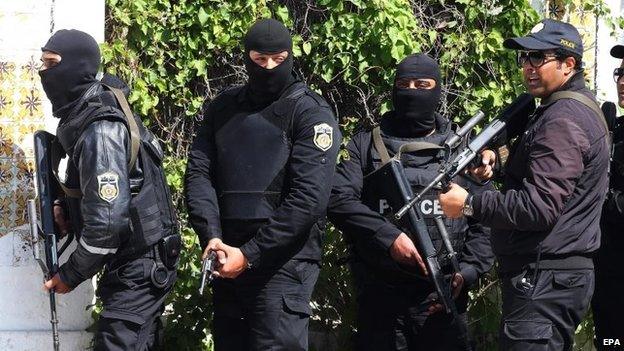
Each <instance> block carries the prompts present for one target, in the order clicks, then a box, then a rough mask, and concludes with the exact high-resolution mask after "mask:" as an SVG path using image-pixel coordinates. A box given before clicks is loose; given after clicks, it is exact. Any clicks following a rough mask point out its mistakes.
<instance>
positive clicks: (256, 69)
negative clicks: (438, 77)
mask: <svg viewBox="0 0 624 351" xmlns="http://www.w3.org/2000/svg"><path fill="white" fill-rule="evenodd" d="M244 43H245V52H244V60H245V67H246V69H247V73H248V74H249V81H248V82H247V84H245V85H244V86H241V87H234V88H231V89H229V90H226V91H225V92H223V93H221V94H220V95H219V96H218V97H217V98H215V99H214V100H213V101H211V102H210V103H209V104H207V106H206V107H205V108H204V110H203V123H202V126H201V128H200V129H199V132H198V133H197V136H196V138H195V141H194V143H193V146H192V148H191V151H190V154H189V163H188V166H187V171H186V187H185V189H186V201H187V206H188V209H189V215H190V217H189V219H190V222H191V224H192V226H193V228H194V229H195V231H196V232H197V235H198V236H199V239H200V242H201V245H202V247H203V248H205V252H204V256H206V255H207V253H208V252H209V251H216V252H217V254H218V255H219V259H220V264H221V266H220V268H219V270H218V272H217V274H218V275H219V276H221V277H223V278H230V279H217V280H215V281H214V283H213V302H214V324H213V330H212V331H213V336H214V340H215V347H216V350H268V349H271V350H306V349H307V347H308V337H307V335H308V330H307V329H308V318H309V316H310V313H311V311H310V306H309V302H310V296H311V294H312V290H313V288H314V284H315V283H316V280H317V277H318V274H319V261H320V259H321V238H322V235H323V232H324V231H325V221H324V217H325V212H326V207H327V201H328V199H329V193H330V191H331V182H330V179H332V177H333V174H334V168H335V164H336V156H337V152H338V147H339V145H340V139H341V138H340V132H339V130H338V125H337V122H336V121H335V118H334V116H333V114H332V111H331V109H330V107H329V106H328V104H327V103H326V102H325V100H323V98H322V97H320V96H319V95H317V94H316V93H314V92H312V91H311V90H310V89H309V88H308V87H307V86H306V84H305V83H303V82H302V81H301V80H299V79H298V78H297V76H296V75H295V74H294V72H293V57H292V39H291V36H290V33H289V32H288V30H287V29H286V27H284V25H283V24H282V23H280V22H278V21H276V20H273V19H263V20H260V21H258V22H256V23H255V24H254V25H253V26H252V27H251V28H250V29H249V31H248V32H247V34H246V36H245V39H244Z"/></svg>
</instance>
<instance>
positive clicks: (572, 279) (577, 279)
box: [553, 272, 587, 288]
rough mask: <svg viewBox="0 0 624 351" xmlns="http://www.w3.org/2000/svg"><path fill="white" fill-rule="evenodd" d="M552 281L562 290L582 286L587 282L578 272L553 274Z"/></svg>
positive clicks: (583, 275) (584, 276)
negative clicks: (562, 288)
mask: <svg viewBox="0 0 624 351" xmlns="http://www.w3.org/2000/svg"><path fill="white" fill-rule="evenodd" d="M553 280H554V282H555V284H556V285H559V286H562V287H564V288H573V287H577V286H583V285H585V283H586V282H587V279H586V275H585V274H583V273H578V272H554V273H553Z"/></svg>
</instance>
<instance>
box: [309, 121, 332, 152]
mask: <svg viewBox="0 0 624 351" xmlns="http://www.w3.org/2000/svg"><path fill="white" fill-rule="evenodd" d="M333 133H334V128H332V127H331V126H330V125H329V124H327V123H321V124H317V125H315V126H314V145H316V147H318V148H319V149H321V150H323V151H327V150H329V149H330V148H331V147H332V145H333V143H334V138H333Z"/></svg>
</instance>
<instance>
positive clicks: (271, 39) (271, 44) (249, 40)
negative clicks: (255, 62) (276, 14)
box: [245, 18, 292, 54]
mask: <svg viewBox="0 0 624 351" xmlns="http://www.w3.org/2000/svg"><path fill="white" fill-rule="evenodd" d="M251 50H255V51H258V52H260V53H263V54H274V53H278V52H282V51H288V52H289V53H290V52H292V38H291V37H290V32H289V31H288V29H287V28H286V26H284V25H283V24H282V23H281V22H279V21H277V20H275V19H272V18H265V19H261V20H259V21H258V22H256V23H255V24H254V25H253V26H251V28H249V31H248V32H247V35H246V36H245V52H247V53H249V51H251Z"/></svg>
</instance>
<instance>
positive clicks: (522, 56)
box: [518, 50, 557, 68]
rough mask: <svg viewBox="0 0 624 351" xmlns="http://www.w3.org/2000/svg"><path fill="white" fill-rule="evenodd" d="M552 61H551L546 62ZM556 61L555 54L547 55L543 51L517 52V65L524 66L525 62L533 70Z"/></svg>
mask: <svg viewBox="0 0 624 351" xmlns="http://www.w3.org/2000/svg"><path fill="white" fill-rule="evenodd" d="M546 59H552V60H546ZM556 59H557V55H555V54H547V53H545V52H543V51H524V50H519V51H518V65H520V66H524V64H525V63H527V61H528V62H529V64H530V65H531V66H532V67H533V68H539V67H541V66H542V65H543V64H545V63H548V62H550V61H554V60H556Z"/></svg>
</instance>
